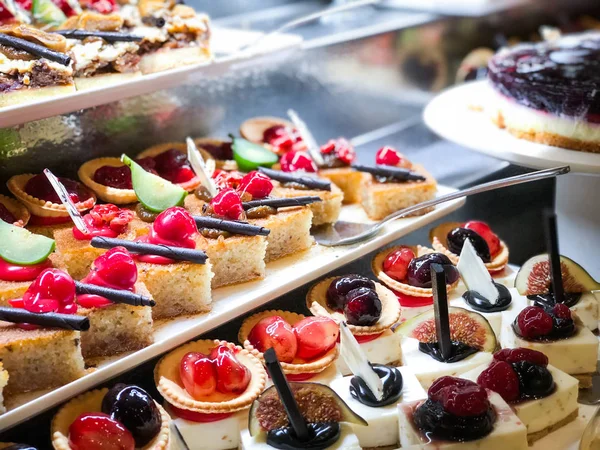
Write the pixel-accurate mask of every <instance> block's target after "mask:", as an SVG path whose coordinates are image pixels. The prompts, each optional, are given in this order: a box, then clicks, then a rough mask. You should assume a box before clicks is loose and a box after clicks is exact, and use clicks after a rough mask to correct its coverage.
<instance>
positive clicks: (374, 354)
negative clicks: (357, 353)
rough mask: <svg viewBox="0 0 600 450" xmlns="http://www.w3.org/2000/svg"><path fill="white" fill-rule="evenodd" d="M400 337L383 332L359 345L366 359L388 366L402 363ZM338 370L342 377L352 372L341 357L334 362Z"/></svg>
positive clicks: (389, 332)
mask: <svg viewBox="0 0 600 450" xmlns="http://www.w3.org/2000/svg"><path fill="white" fill-rule="evenodd" d="M400 342H401V339H400V335H399V334H397V333H394V332H392V331H391V330H385V331H384V332H383V333H382V334H381V336H379V337H378V338H377V339H373V340H372V341H369V342H363V343H361V344H360V348H361V349H362V350H363V352H365V355H366V357H367V359H368V360H369V361H370V362H371V363H375V364H390V363H396V362H401V361H402V347H401V346H400ZM336 365H337V368H338V370H339V371H340V372H341V373H342V375H350V374H351V373H352V372H351V371H350V368H349V367H348V365H347V364H346V361H344V358H342V357H341V356H340V357H339V358H338V359H337V360H336Z"/></svg>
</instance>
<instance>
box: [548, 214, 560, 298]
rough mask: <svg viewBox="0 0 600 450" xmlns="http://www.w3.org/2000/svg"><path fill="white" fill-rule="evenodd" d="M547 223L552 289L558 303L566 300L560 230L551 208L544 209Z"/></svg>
mask: <svg viewBox="0 0 600 450" xmlns="http://www.w3.org/2000/svg"><path fill="white" fill-rule="evenodd" d="M544 216H545V221H544V222H545V224H546V247H547V248H548V255H549V256H550V275H551V277H552V290H553V291H554V300H555V301H556V303H564V302H565V290H564V287H563V280H562V273H561V271H560V251H559V249H558V231H557V226H556V214H555V213H554V212H552V211H550V210H546V211H544Z"/></svg>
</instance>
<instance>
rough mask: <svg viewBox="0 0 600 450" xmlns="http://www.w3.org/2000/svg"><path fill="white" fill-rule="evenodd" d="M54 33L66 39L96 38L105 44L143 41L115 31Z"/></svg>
mask: <svg viewBox="0 0 600 450" xmlns="http://www.w3.org/2000/svg"><path fill="white" fill-rule="evenodd" d="M55 33H57V34H60V35H62V36H64V37H66V38H68V39H85V38H88V37H98V38H101V39H104V40H105V41H107V42H139V41H141V40H142V39H144V37H143V36H138V35H135V34H129V33H119V32H117V31H88V30H57V31H55Z"/></svg>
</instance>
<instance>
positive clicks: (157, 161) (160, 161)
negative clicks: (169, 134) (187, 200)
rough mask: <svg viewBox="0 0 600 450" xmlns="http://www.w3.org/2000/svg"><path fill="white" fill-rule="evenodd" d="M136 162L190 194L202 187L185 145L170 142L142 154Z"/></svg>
mask: <svg viewBox="0 0 600 450" xmlns="http://www.w3.org/2000/svg"><path fill="white" fill-rule="evenodd" d="M136 161H137V163H138V164H140V165H141V166H142V167H144V168H145V169H146V170H148V171H151V172H154V173H156V174H157V175H158V176H160V177H161V178H164V179H165V180H168V181H170V182H171V183H173V184H176V185H178V186H180V187H181V188H183V189H185V190H186V191H188V192H191V191H193V190H194V189H196V188H197V187H198V186H199V185H200V178H198V177H197V176H196V174H195V173H194V171H193V169H192V166H191V165H190V163H189V161H188V159H187V145H186V144H185V143H182V142H168V143H166V144H160V145H155V146H153V147H150V148H149V149H147V150H144V151H143V152H142V153H140V154H139V155H138V156H137V158H136Z"/></svg>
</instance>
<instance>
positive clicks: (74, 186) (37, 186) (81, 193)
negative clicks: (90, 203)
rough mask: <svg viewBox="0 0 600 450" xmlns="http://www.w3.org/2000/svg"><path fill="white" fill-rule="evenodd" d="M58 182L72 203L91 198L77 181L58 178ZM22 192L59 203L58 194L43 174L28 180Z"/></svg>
mask: <svg viewBox="0 0 600 450" xmlns="http://www.w3.org/2000/svg"><path fill="white" fill-rule="evenodd" d="M59 180H60V182H61V183H62V184H63V186H64V187H65V189H66V190H67V192H68V193H69V197H71V200H72V201H73V203H79V202H82V201H85V200H87V199H88V198H90V197H91V195H90V193H89V192H88V191H87V190H86V189H85V188H84V187H83V186H81V185H80V184H79V183H78V182H77V181H73V180H69V179H68V178H59ZM24 191H25V192H26V193H28V194H29V195H31V196H32V197H35V198H38V199H40V200H46V201H47V202H52V203H58V204H60V203H61V201H60V198H59V197H58V194H57V193H56V192H55V191H54V188H53V187H52V185H51V184H50V182H49V181H48V178H46V175H44V174H43V173H40V174H37V175H36V176H34V177H32V178H30V179H29V181H27V183H26V184H25V189H24Z"/></svg>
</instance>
